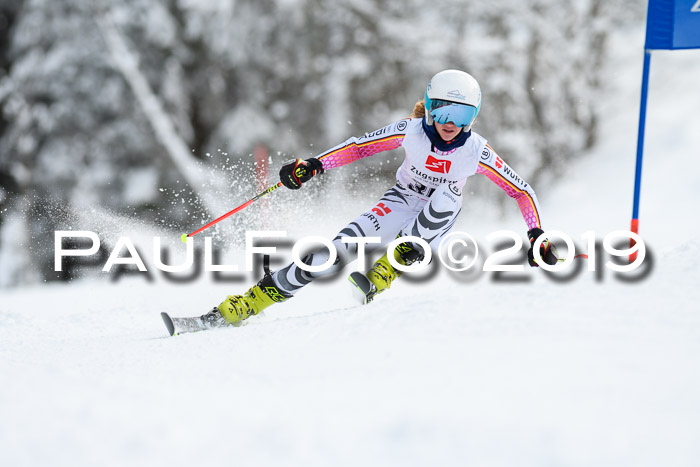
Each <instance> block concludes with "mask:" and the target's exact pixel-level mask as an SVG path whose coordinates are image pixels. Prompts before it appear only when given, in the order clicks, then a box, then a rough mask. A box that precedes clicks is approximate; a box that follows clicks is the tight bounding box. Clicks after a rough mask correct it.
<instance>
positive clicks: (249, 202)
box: [182, 182, 282, 242]
mask: <svg viewBox="0 0 700 467" xmlns="http://www.w3.org/2000/svg"><path fill="white" fill-rule="evenodd" d="M281 186H282V182H279V183H278V184H277V185H272V186H271V187H270V188H268V189H267V190H265V191H263V192H262V193H260V194H258V195H256V196H255V197H253V198H251V199H249V200H248V201H246V202H245V203H243V204H241V205H240V206H238V207H237V208H235V209H233V210H231V211H229V212H227V213H226V214H224V215H223V216H221V217H219V218H217V219H214V220H213V221H211V222H210V223H208V224H207V225H205V226H203V227H200V228H199V229H197V230H195V231H194V232H192V233H191V234H187V235H184V234H183V236H182V241H183V242H185V241H187V237H194V236H195V235H197V234H198V233H200V232H202V231H204V230H206V229H208V228H209V227H211V226H212V225H214V224H217V223H219V222H221V221H222V220H224V219H226V218H227V217H229V216H232V215H234V214H236V213H237V212H239V211H242V210H243V209H245V208H247V207H248V206H250V205H251V204H253V203H254V202H256V201H257V200H259V199H260V198H262V197H263V196H265V195H267V194H270V193H272V192H273V191H275V190H276V189H277V188H279V187H281Z"/></svg>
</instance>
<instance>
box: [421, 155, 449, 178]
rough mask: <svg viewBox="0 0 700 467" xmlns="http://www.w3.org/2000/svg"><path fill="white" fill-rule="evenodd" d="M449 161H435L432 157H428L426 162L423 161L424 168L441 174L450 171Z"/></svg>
mask: <svg viewBox="0 0 700 467" xmlns="http://www.w3.org/2000/svg"><path fill="white" fill-rule="evenodd" d="M451 165H452V162H451V161H447V160H444V159H436V158H434V157H433V156H428V160H427V161H425V168H426V169H428V170H432V171H433V172H438V173H441V174H446V173H447V172H449V171H450V166H451Z"/></svg>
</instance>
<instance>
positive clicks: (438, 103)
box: [430, 99, 478, 128]
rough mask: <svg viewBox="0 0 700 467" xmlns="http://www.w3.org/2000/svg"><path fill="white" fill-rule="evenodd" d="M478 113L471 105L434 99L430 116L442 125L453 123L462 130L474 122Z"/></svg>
mask: <svg viewBox="0 0 700 467" xmlns="http://www.w3.org/2000/svg"><path fill="white" fill-rule="evenodd" d="M477 112H478V109H477V108H476V107H473V106H471V105H467V104H456V103H454V102H449V101H443V100H439V99H434V100H433V101H432V102H431V105H430V115H431V116H432V117H433V120H435V121H436V122H438V123H440V124H445V123H449V122H452V123H454V124H455V125H457V126H458V127H462V128H464V127H465V126H467V125H470V124H471V123H472V122H473V121H474V118H475V117H476V113H477Z"/></svg>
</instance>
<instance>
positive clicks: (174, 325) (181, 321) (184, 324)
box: [160, 312, 229, 336]
mask: <svg viewBox="0 0 700 467" xmlns="http://www.w3.org/2000/svg"><path fill="white" fill-rule="evenodd" d="M160 316H161V318H163V323H165V327H166V328H168V332H169V333H170V335H171V336H179V335H180V334H185V333H189V332H198V331H205V330H207V329H215V328H223V327H226V326H229V324H228V323H226V322H223V323H220V322H211V321H205V320H203V319H202V317H201V316H196V317H188V318H172V317H171V316H170V315H169V314H167V313H165V312H163V313H161V314H160Z"/></svg>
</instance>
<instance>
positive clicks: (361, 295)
mask: <svg viewBox="0 0 700 467" xmlns="http://www.w3.org/2000/svg"><path fill="white" fill-rule="evenodd" d="M348 280H349V281H350V282H351V283H352V284H353V285H354V286H355V288H354V289H353V290H354V292H355V293H354V295H355V298H356V299H357V301H359V302H360V303H362V304H363V305H366V304H368V303H369V302H371V301H372V300H373V299H374V296H375V295H377V286H375V285H374V284H372V282H370V280H369V279H367V276H365V275H364V274H362V273H361V272H359V271H356V272H353V273H352V274H350V275H349V276H348Z"/></svg>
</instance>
